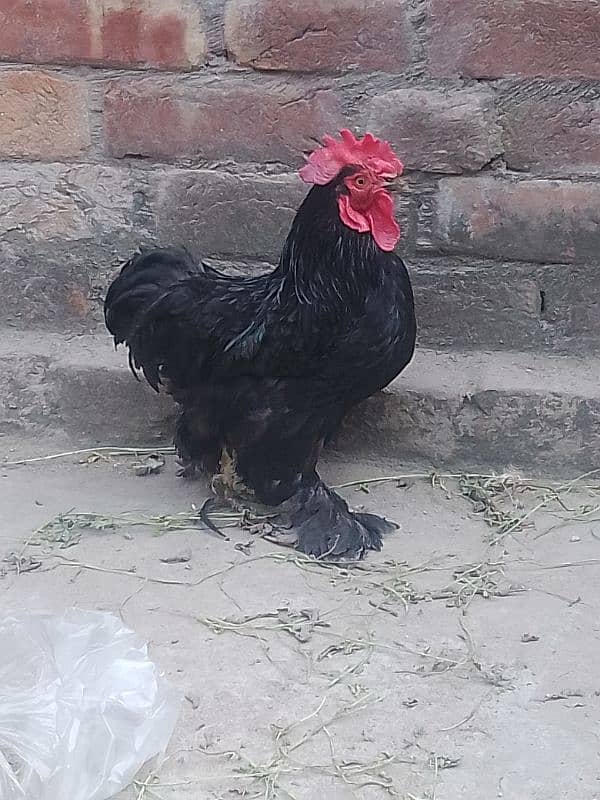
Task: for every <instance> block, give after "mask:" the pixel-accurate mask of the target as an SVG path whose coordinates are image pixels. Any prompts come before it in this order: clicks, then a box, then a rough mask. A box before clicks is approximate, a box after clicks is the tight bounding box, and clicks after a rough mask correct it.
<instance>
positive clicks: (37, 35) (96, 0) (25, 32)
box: [0, 0, 206, 69]
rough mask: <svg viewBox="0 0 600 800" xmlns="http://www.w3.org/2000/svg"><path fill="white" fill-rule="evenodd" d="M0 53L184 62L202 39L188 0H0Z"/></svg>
mask: <svg viewBox="0 0 600 800" xmlns="http://www.w3.org/2000/svg"><path fill="white" fill-rule="evenodd" d="M0 53H1V55H0V58H2V59H4V60H12V61H22V62H30V63H96V62H97V63H106V64H115V65H123V66H135V65H137V64H147V65H150V66H155V67H162V68H174V69H177V68H189V67H192V66H194V65H196V64H199V63H201V62H202V61H203V60H204V58H205V54H206V40H205V36H204V32H203V29H202V22H201V18H200V11H199V7H198V5H197V4H195V3H193V2H191V0H28V2H26V3H24V2H21V0H4V2H3V3H2V5H1V7H0Z"/></svg>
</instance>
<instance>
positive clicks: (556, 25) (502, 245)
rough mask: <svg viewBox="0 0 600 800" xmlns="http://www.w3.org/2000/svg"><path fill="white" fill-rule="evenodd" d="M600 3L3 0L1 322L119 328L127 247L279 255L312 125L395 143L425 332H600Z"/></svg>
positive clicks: (474, 343)
mask: <svg viewBox="0 0 600 800" xmlns="http://www.w3.org/2000/svg"><path fill="white" fill-rule="evenodd" d="M599 41H600V2H599V0H227V1H225V0H27V1H26V0H3V2H2V4H1V5H0V61H1V63H0V258H1V259H2V266H3V269H2V272H1V274H0V292H1V293H2V298H3V301H2V303H1V304H0V325H4V326H6V325H10V326H17V327H28V328H29V327H38V328H45V329H54V330H65V331H75V332H79V331H82V330H92V329H94V328H95V326H96V325H97V324H98V322H99V319H100V315H99V310H100V299H101V296H102V293H103V291H104V288H105V286H106V283H107V281H108V278H109V276H110V275H111V274H112V272H113V271H114V268H115V265H116V264H117V263H118V261H119V260H120V259H122V258H123V257H125V256H127V255H128V253H129V252H130V251H131V250H132V248H133V247H135V245H136V244H138V243H140V242H144V243H151V242H160V243H171V242H172V243H185V244H187V245H188V246H190V247H191V248H192V249H193V250H194V251H195V252H197V253H198V254H200V253H202V255H203V256H204V257H207V258H208V259H210V260H212V261H213V262H216V263H218V264H221V265H227V267H231V268H234V269H241V270H252V269H255V268H257V267H260V266H264V265H265V264H267V263H268V264H271V263H273V261H274V260H275V259H276V257H277V254H278V251H279V248H280V247H281V244H282V240H283V237H284V235H285V233H286V230H287V228H288V226H289V223H290V220H291V218H292V216H293V213H294V209H295V208H296V207H297V205H298V203H299V201H300V199H301V197H302V196H303V194H304V193H305V191H306V187H305V186H304V185H303V184H301V183H300V181H299V180H298V179H297V177H296V176H295V170H296V169H297V167H298V166H299V165H300V164H301V162H302V157H301V154H302V152H303V151H306V150H309V149H311V147H312V146H313V144H314V139H315V137H320V135H321V134H322V133H323V132H325V131H329V132H333V131H335V130H337V129H339V128H340V127H341V126H343V125H349V126H351V127H354V128H355V129H356V130H357V131H364V130H365V129H367V128H368V129H370V130H372V131H373V132H374V133H376V134H381V135H382V136H384V137H387V138H389V139H390V140H391V141H392V142H393V144H394V146H395V148H396V149H397V151H398V152H399V154H400V155H401V157H402V159H403V160H404V161H405V163H406V165H407V167H408V173H407V186H406V188H405V189H404V191H403V192H402V193H401V195H399V197H398V210H399V216H400V218H401V222H402V226H403V230H404V239H403V242H402V245H401V248H402V253H403V255H404V256H405V257H406V259H407V261H408V263H409V265H410V267H411V270H412V273H413V277H414V283H415V288H416V292H417V300H418V305H419V313H420V318H421V336H422V341H423V342H424V343H425V344H426V345H429V346H435V347H439V348H442V349H443V348H457V349H460V348H463V349H464V348H477V347H483V348H488V349H526V350H533V349H536V350H544V349H545V350H550V349H552V350H553V351H554V352H574V353H580V352H583V351H586V350H588V351H589V350H590V349H593V348H594V347H595V345H596V344H597V343H598V341H599V336H600V334H599V331H600V326H599V324H598V323H599V322H600V311H599V305H598V301H599V300H600V278H598V272H597V269H598V262H599V260H600V256H599V253H600V181H598V175H599V173H600V57H599V55H598V42H599Z"/></svg>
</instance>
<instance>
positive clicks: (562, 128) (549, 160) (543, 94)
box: [501, 85, 600, 176]
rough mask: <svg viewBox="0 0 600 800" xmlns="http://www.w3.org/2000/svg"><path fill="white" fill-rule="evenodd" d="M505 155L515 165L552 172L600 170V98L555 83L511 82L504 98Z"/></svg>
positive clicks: (569, 172) (502, 119) (502, 120)
mask: <svg viewBox="0 0 600 800" xmlns="http://www.w3.org/2000/svg"><path fill="white" fill-rule="evenodd" d="M502 106H503V109H502V114H501V122H502V125H503V127H504V158H505V159H506V163H507V165H508V166H509V168H510V169H515V170H522V171H524V170H531V171H533V170H535V171H540V172H544V173H545V174H547V175H548V174H552V175H565V176H568V175H571V174H577V173H584V174H589V173H598V172H600V135H599V132H600V99H598V97H597V96H592V97H590V96H589V93H588V92H587V91H586V90H585V89H584V90H579V89H577V90H575V91H566V90H565V93H563V94H558V93H557V92H556V87H555V86H553V85H544V86H541V87H539V86H536V87H533V89H532V90H528V89H527V87H525V89H524V90H523V89H522V88H521V87H519V86H515V87H511V88H510V89H509V90H508V91H507V92H506V96H505V100H504V102H503V103H502Z"/></svg>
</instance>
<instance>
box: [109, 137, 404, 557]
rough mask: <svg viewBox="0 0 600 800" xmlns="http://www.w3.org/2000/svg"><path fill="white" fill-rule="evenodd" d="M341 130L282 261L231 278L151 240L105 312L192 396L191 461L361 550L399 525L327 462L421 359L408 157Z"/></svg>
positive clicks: (314, 168)
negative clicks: (396, 193)
mask: <svg viewBox="0 0 600 800" xmlns="http://www.w3.org/2000/svg"><path fill="white" fill-rule="evenodd" d="M341 137H342V138H341V141H338V140H335V139H333V138H331V137H326V138H325V139H324V146H323V147H322V148H319V149H317V150H316V151H315V152H314V153H312V155H311V156H310V157H309V158H308V160H307V164H306V165H305V166H304V167H303V168H302V169H301V170H300V176H301V177H302V179H303V180H304V181H305V182H307V183H311V184H313V186H312V188H311V190H310V191H309V193H308V195H307V197H306V198H305V200H304V202H303V203H302V205H301V207H300V209H299V211H298V213H297V214H296V217H295V219H294V222H293V224H292V228H291V231H290V233H289V235H288V237H287V240H286V242H285V245H284V247H283V252H282V254H281V257H280V259H279V265H278V266H277V268H276V269H275V270H274V271H273V272H271V273H269V274H267V275H260V276H258V277H229V276H226V275H223V274H222V273H220V272H217V271H216V270H214V269H212V268H210V267H208V266H205V265H203V264H197V263H195V262H194V261H193V260H192V259H191V257H190V256H189V255H188V254H187V253H186V252H185V251H184V250H180V249H174V248H168V249H156V250H148V251H144V252H141V253H139V254H137V255H135V256H134V257H133V258H132V259H131V260H130V261H129V262H127V263H126V264H125V266H124V267H123V269H122V271H121V274H120V275H119V277H118V278H117V279H116V280H115V281H114V282H113V283H112V285H111V287H110V289H109V291H108V295H107V297H106V302H105V317H106V324H107V327H108V329H109V330H110V332H111V333H112V334H113V336H114V339H115V342H116V344H120V343H122V342H125V343H126V344H127V346H128V347H129V353H130V355H129V359H130V364H131V365H132V367H133V368H138V369H139V368H141V370H142V371H143V373H144V375H145V377H146V379H147V380H148V382H149V383H150V385H151V386H152V387H154V389H156V390H158V389H159V386H160V385H161V384H163V385H164V386H165V388H166V389H167V391H168V392H169V393H170V394H172V396H173V397H174V398H175V400H176V401H177V403H178V404H179V405H180V408H181V414H180V417H179V421H178V425H177V433H176V446H177V449H178V452H179V454H180V456H181V457H182V459H183V461H184V464H186V465H187V467H188V471H189V469H193V468H195V467H201V468H202V469H204V470H205V471H207V472H208V473H209V474H212V475H218V474H220V476H221V483H224V484H225V486H226V487H227V490H228V491H229V492H230V493H233V494H234V495H238V496H241V497H245V498H248V497H250V498H252V499H254V500H257V501H259V502H260V503H263V504H267V505H269V506H281V509H280V510H281V511H282V512H284V513H286V514H287V515H288V517H289V522H290V524H291V531H292V533H293V534H294V540H295V544H296V547H297V548H298V549H299V550H301V551H303V552H304V553H307V554H311V555H315V556H317V557H335V558H339V557H342V556H343V557H345V558H358V557H361V556H363V555H364V553H365V552H366V551H367V550H369V549H373V550H379V549H381V545H382V534H384V533H387V532H388V531H389V530H391V529H393V527H394V526H393V525H392V524H391V523H389V522H387V521H386V520H385V519H382V518H380V517H377V516H375V515H372V514H359V513H352V512H351V511H350V510H349V509H348V506H347V504H346V502H345V501H344V500H343V499H342V498H341V497H340V496H339V495H337V494H336V493H335V492H333V491H332V490H331V489H329V488H328V487H327V486H326V485H325V484H324V483H323V481H322V480H321V479H320V478H319V475H318V474H317V472H316V464H317V460H318V458H319V455H320V453H321V450H322V448H323V445H324V444H326V443H327V442H328V440H329V439H330V438H331V437H332V435H333V434H334V433H335V432H336V430H337V429H338V427H339V425H340V423H341V421H342V419H343V417H344V415H345V414H346V413H347V411H348V410H349V409H350V408H352V406H355V405H356V404H357V403H359V402H361V401H362V400H364V399H366V398H367V397H369V396H370V395H372V394H373V393H375V392H377V391H378V390H379V389H381V388H383V387H384V386H386V385H387V384H388V383H389V382H390V381H391V380H392V379H393V378H394V377H396V375H398V373H399V372H400V371H401V370H402V369H404V367H406V365H407V364H408V363H409V361H410V360H411V358H412V355H413V351H414V345H415V332H416V324H415V315H414V304H413V295H412V290H411V285H410V280H409V277H408V273H407V271H406V268H405V266H404V264H403V263H402V261H401V260H400V258H398V256H396V255H395V254H394V252H393V249H394V247H395V245H396V244H397V242H398V240H399V238H400V230H399V228H398V225H397V223H396V221H395V219H394V212H393V202H392V197H391V195H390V194H389V192H388V191H387V189H386V185H387V183H388V182H389V181H391V180H393V179H394V178H396V177H397V176H398V175H400V174H401V172H402V164H401V162H400V161H399V160H398V159H397V158H396V156H395V155H394V153H393V151H392V149H391V148H390V146H389V145H388V144H387V143H385V142H382V141H379V140H378V139H375V138H374V137H373V136H371V135H370V134H367V135H366V136H365V137H364V138H363V139H359V140H357V139H355V138H354V136H353V135H352V133H350V131H342V133H341ZM282 504H283V505H282Z"/></svg>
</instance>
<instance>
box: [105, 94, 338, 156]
mask: <svg viewBox="0 0 600 800" xmlns="http://www.w3.org/2000/svg"><path fill="white" fill-rule="evenodd" d="M105 126H106V135H107V142H108V150H109V152H110V154H111V155H113V156H117V157H122V156H126V155H141V156H148V157H152V158H158V159H161V160H166V161H170V160H173V159H178V158H191V157H201V158H204V159H208V160H215V159H216V160H218V159H226V158H235V159H237V160H238V161H259V162H264V161H281V162H284V163H287V164H291V165H299V164H300V163H301V161H302V152H303V151H306V150H310V149H312V147H314V141H315V139H316V138H319V139H320V138H321V136H322V134H323V132H324V131H331V132H333V131H336V130H338V129H339V128H340V127H341V126H343V115H342V113H341V111H340V108H339V104H338V101H337V99H336V97H335V95H334V94H333V92H331V91H319V92H316V93H313V94H303V93H302V92H301V91H300V90H296V89H294V88H293V87H283V88H282V87H278V88H277V90H270V89H269V88H264V87H259V86H253V85H252V84H249V83H246V84H242V83H240V82H237V81H236V82H224V81H220V82H219V83H218V84H217V85H215V86H214V87H200V88H196V89H189V90H186V91H177V90H174V89H173V88H172V86H161V85H157V84H156V82H155V81H146V80H143V81H137V82H135V83H132V82H118V83H115V84H113V85H112V86H111V87H110V88H109V89H108V91H107V93H106V98H105Z"/></svg>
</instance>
